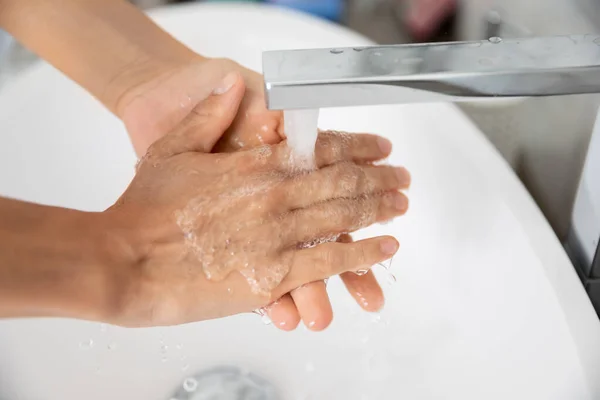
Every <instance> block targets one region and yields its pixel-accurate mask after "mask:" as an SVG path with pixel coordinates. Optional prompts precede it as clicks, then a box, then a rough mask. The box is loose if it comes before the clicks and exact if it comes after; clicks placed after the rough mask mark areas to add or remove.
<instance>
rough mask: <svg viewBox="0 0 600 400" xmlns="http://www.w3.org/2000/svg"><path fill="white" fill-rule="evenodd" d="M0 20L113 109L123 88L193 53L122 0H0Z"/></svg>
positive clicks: (33, 48)
mask: <svg viewBox="0 0 600 400" xmlns="http://www.w3.org/2000/svg"><path fill="white" fill-rule="evenodd" d="M0 25H1V26H3V27H4V28H5V29H6V30H7V31H8V32H10V33H11V34H12V35H13V36H15V37H16V38H17V39H18V40H19V41H21V42H22V43H23V44H24V45H25V46H27V47H28V48H30V49H31V50H32V51H34V52H36V53H37V54H38V55H40V56H41V57H42V58H44V59H46V60H47V61H48V62H50V63H51V64H53V65H54V66H55V67H57V68H58V69H60V70H61V71H63V72H64V73H65V74H66V75H67V76H69V77H70V78H71V79H73V80H75V81H76V82H78V83H79V84H80V85H81V86H83V87H84V88H86V89H87V90H88V91H89V92H91V93H92V94H93V95H94V96H95V97H96V98H98V99H99V100H100V101H101V102H102V103H103V104H104V105H105V106H106V107H108V108H109V109H110V110H111V111H112V112H114V113H117V114H118V110H117V105H118V103H119V99H120V98H121V97H122V96H123V95H124V93H125V92H126V91H127V90H129V89H131V88H133V87H135V86H137V85H138V84H141V83H143V82H144V81H146V80H147V79H148V77H149V76H156V75H157V74H159V73H160V71H162V70H167V69H168V67H169V66H171V65H174V64H179V63H181V62H182V61H185V60H187V59H190V58H192V57H197V56H196V55H195V54H194V53H193V52H192V51H191V50H189V49H188V48H187V47H186V46H184V45H183V44H181V43H180V42H178V41H177V40H175V39H174V38H173V37H171V36H170V35H169V34H167V33H166V32H165V31H163V30H162V29H160V28H159V27H158V26H157V25H156V24H154V23H153V22H152V21H151V20H150V19H149V18H148V17H147V16H146V15H144V14H143V13H142V12H141V11H140V10H138V9H137V8H136V7H135V6H133V5H131V4H130V3H128V2H127V1H125V0H0Z"/></svg>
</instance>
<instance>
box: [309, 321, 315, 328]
mask: <svg viewBox="0 0 600 400" xmlns="http://www.w3.org/2000/svg"><path fill="white" fill-rule="evenodd" d="M316 323H317V321H310V322H309V323H308V327H309V328H312V327H313V326H315V324H316Z"/></svg>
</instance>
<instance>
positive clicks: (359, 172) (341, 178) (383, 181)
mask: <svg viewBox="0 0 600 400" xmlns="http://www.w3.org/2000/svg"><path fill="white" fill-rule="evenodd" d="M409 186H410V174H409V172H408V171H407V170H406V169H405V168H402V167H398V168H395V167H390V166H372V165H357V164H355V163H352V162H342V163H337V164H334V165H330V166H327V167H325V168H322V169H320V170H317V171H315V172H313V173H311V174H304V175H298V176H296V177H295V178H294V179H291V180H288V181H286V182H285V183H284V184H282V185H281V186H280V187H279V188H278V189H277V190H278V191H281V193H282V196H283V197H284V198H285V201H284V202H282V204H285V206H286V207H288V208H287V210H286V211H288V210H294V209H298V208H304V207H308V206H310V205H313V204H316V203H321V202H324V201H327V200H331V199H336V198H352V197H359V196H362V195H368V194H372V193H381V192H388V191H392V190H401V189H407V188H408V187H409Z"/></svg>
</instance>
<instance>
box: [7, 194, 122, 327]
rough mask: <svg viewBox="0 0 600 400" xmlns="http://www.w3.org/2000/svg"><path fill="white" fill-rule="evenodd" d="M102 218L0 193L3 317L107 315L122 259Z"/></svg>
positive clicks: (113, 295)
mask: <svg viewBox="0 0 600 400" xmlns="http://www.w3.org/2000/svg"><path fill="white" fill-rule="evenodd" d="M101 220H102V219H101V218H100V214H94V213H84V212H80V211H74V210H67V209H62V208H57V207H47V206H40V205H36V204H31V203H25V202H21V201H16V200H9V199H5V198H0V318H1V317H25V316H58V317H70V318H83V319H90V320H106V319H108V318H109V317H110V315H111V313H112V312H113V311H114V308H115V307H116V305H115V304H114V303H115V301H116V300H117V299H118V296H116V293H115V288H116V285H115V274H116V273H117V271H118V270H117V269H116V268H115V267H116V266H117V265H116V264H118V261H117V257H115V256H114V254H115V251H114V249H111V248H110V246H109V245H108V243H109V240H110V239H108V238H109V235H108V232H107V231H106V230H105V229H104V228H103V224H102V223H101Z"/></svg>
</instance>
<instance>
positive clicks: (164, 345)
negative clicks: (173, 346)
mask: <svg viewBox="0 0 600 400" xmlns="http://www.w3.org/2000/svg"><path fill="white" fill-rule="evenodd" d="M167 350H169V346H168V345H166V344H163V345H162V346H161V347H160V352H161V353H166V352H167Z"/></svg>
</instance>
